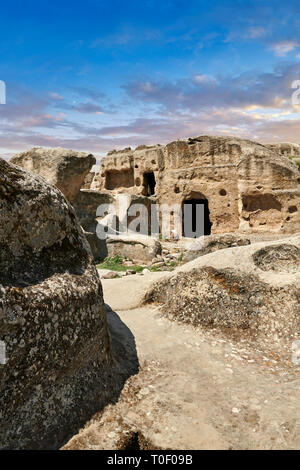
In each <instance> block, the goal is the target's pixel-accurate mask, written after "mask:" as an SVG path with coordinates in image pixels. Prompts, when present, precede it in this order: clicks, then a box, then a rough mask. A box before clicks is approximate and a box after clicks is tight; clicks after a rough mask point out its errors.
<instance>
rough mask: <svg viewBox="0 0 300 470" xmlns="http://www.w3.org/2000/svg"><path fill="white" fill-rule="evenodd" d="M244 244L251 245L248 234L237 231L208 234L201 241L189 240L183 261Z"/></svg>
mask: <svg viewBox="0 0 300 470" xmlns="http://www.w3.org/2000/svg"><path fill="white" fill-rule="evenodd" d="M244 245H250V239H249V237H247V236H246V235H242V234H236V233H222V234H216V235H208V236H206V237H203V238H202V239H200V241H196V240H195V241H192V242H189V247H188V251H186V252H185V253H184V255H183V258H182V261H183V262H185V263H186V262H188V261H192V260H193V259H195V258H198V256H203V255H207V254H208V253H213V252H214V251H218V250H223V249H225V248H231V247H233V246H244Z"/></svg>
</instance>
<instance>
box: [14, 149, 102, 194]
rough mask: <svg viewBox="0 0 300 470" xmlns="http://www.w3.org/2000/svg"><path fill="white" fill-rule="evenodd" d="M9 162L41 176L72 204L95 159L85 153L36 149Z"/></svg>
mask: <svg viewBox="0 0 300 470" xmlns="http://www.w3.org/2000/svg"><path fill="white" fill-rule="evenodd" d="M10 162H11V163H13V164H15V165H18V166H20V167H22V168H24V169H25V170H28V171H30V172H32V173H36V174H38V175H40V176H43V178H45V179H46V180H47V181H48V182H49V183H51V184H53V185H55V186H56V187H57V188H58V189H60V190H61V192H62V193H63V194H64V196H65V197H66V198H67V199H68V201H70V202H71V203H73V201H74V200H75V198H76V196H77V195H78V193H79V190H80V188H81V187H82V185H83V184H84V181H85V177H86V175H87V174H88V173H89V172H90V170H91V168H92V166H93V165H94V164H95V163H96V158H95V157H94V156H93V155H92V154H89V153H85V152H75V151H73V150H68V149H63V148H53V149H45V148H42V147H37V148H33V149H31V150H28V151H26V152H23V153H20V154H18V155H15V156H13V157H12V158H11V160H10Z"/></svg>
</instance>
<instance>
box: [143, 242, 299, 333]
mask: <svg viewBox="0 0 300 470" xmlns="http://www.w3.org/2000/svg"><path fill="white" fill-rule="evenodd" d="M299 281H300V236H299V235H298V236H295V237H291V238H286V239H284V240H278V241H272V242H260V243H255V244H252V245H248V246H241V247H236V248H227V249H224V250H220V251H216V252H214V253H210V254H207V255H204V256H201V257H199V258H197V259H195V260H193V261H191V262H189V263H187V264H185V265H183V266H181V267H179V268H177V269H176V270H175V271H174V273H171V274H167V275H166V276H165V277H164V279H161V280H159V281H158V283H156V284H155V285H154V286H152V287H151V289H150V290H149V292H147V294H146V298H145V300H146V301H147V302H149V301H152V302H153V301H154V302H158V303H159V304H161V305H162V309H161V311H162V313H163V314H164V315H166V316H168V317H169V318H171V319H173V320H176V321H179V322H183V323H191V324H193V325H195V326H200V325H202V326H206V327H214V328H219V329H222V331H225V332H228V333H230V334H231V333H233V332H237V331H243V330H244V331H247V332H248V333H249V335H250V336H251V337H252V338H261V337H263V338H264V339H266V340H270V341H275V340H276V341H277V340H280V339H282V340H288V341H293V340H296V339H298V338H299V336H300V315H299V300H300V298H299Z"/></svg>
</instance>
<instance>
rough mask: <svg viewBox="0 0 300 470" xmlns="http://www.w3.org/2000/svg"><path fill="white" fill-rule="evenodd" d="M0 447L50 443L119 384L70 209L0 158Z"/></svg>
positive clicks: (95, 283)
mask: <svg viewBox="0 0 300 470" xmlns="http://www.w3.org/2000/svg"><path fill="white" fill-rule="evenodd" d="M0 220H1V224H0V341H2V343H1V344H2V345H3V344H4V345H5V349H6V363H5V364H2V365H0V448H8V449H16V448H17V449H21V448H26V449H37V448H44V449H45V448H53V447H56V446H58V445H59V444H61V443H62V441H63V439H64V438H65V436H66V435H68V433H69V432H70V431H72V430H74V429H76V427H77V426H78V425H80V424H82V423H83V422H84V420H85V419H86V418H87V417H88V416H90V413H91V412H95V411H96V410H99V409H101V407H102V406H104V405H105V404H106V403H107V402H108V401H109V400H111V399H112V397H114V396H115V395H116V394H117V393H118V390H119V386H120V384H119V381H120V376H121V374H120V371H119V372H116V368H115V369H114V370H115V372H113V369H112V361H111V359H112V355H111V347H110V340H109V333H108V329H107V322H106V314H105V311H104V303H103V296H102V287H101V282H100V280H99V277H98V274H97V271H96V269H95V267H94V266H93V263H92V255H91V252H90V249H89V246H88V244H87V242H86V239H85V237H84V235H83V232H82V230H81V228H80V226H79V225H78V222H77V219H76V216H75V213H74V211H73V208H72V207H71V206H70V204H69V203H68V202H67V201H66V200H65V198H64V197H63V195H62V193H61V192H60V191H58V190H57V189H56V188H54V187H53V186H51V185H48V184H47V183H46V182H45V180H44V179H43V178H41V177H39V176H35V175H33V174H31V173H28V172H26V171H24V170H22V169H21V168H19V167H17V166H15V165H11V164H9V163H7V162H5V161H4V160H0Z"/></svg>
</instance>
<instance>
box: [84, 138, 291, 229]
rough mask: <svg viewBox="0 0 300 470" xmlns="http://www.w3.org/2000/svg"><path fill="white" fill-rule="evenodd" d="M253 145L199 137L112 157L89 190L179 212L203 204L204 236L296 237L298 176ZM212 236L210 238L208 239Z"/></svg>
mask: <svg viewBox="0 0 300 470" xmlns="http://www.w3.org/2000/svg"><path fill="white" fill-rule="evenodd" d="M274 150H275V151H273V150H271V149H270V148H268V147H266V146H264V145H261V144H259V143H257V142H252V141H250V140H245V139H238V138H236V137H219V136H207V135H205V136H198V137H194V138H189V139H185V140H178V141H175V142H170V143H169V144H167V145H165V146H153V147H139V148H137V149H136V150H131V149H125V150H124V151H121V152H113V153H111V154H109V155H107V156H106V157H105V158H103V160H102V163H101V170H100V172H99V174H97V175H96V176H95V178H94V180H93V183H92V185H91V187H92V188H93V189H96V190H100V191H101V192H102V191H103V192H110V193H111V192H113V193H115V194H118V193H128V194H135V195H144V196H155V198H156V200H157V202H158V203H159V204H168V205H174V204H177V208H174V214H176V213H177V212H179V211H181V208H182V205H183V204H184V203H185V202H187V201H191V200H192V201H198V202H197V203H199V204H200V203H202V204H204V207H205V213H206V218H207V224H206V225H207V227H206V230H207V231H206V232H205V234H206V235H208V234H210V233H212V234H216V233H226V232H235V231H237V230H239V231H241V232H249V233H251V232H268V231H272V232H278V233H295V232H297V231H299V230H300V215H299V211H295V212H293V213H292V215H291V213H290V211H289V208H290V207H291V206H296V207H297V206H299V204H300V189H299V171H298V169H297V167H296V165H295V164H294V163H293V162H292V161H290V160H289V159H288V158H286V157H285V156H282V155H280V154H279V153H278V151H277V150H276V149H274ZM210 231H211V232H210Z"/></svg>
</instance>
